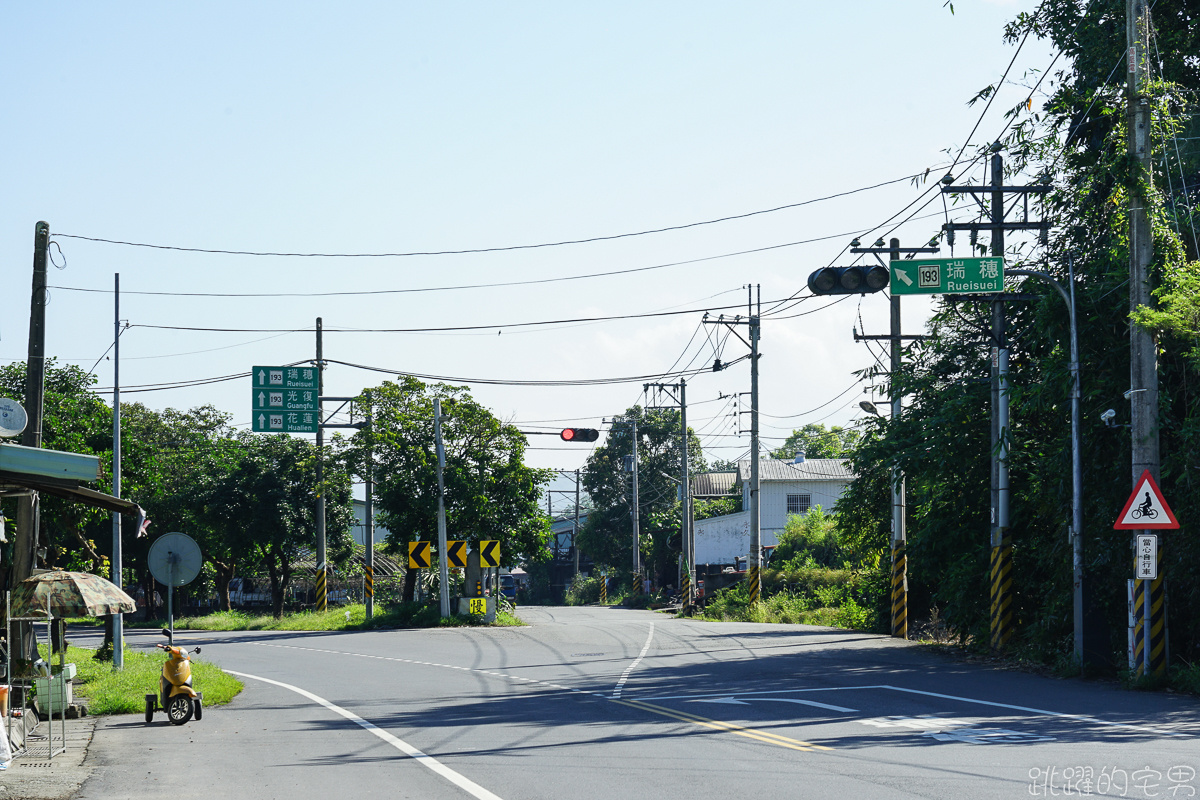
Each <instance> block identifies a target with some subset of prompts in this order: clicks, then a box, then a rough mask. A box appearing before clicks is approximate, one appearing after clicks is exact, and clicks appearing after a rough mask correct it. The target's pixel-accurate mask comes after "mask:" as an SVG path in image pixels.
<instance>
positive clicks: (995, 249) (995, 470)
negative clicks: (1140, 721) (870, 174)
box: [942, 143, 1050, 650]
mask: <svg viewBox="0 0 1200 800" xmlns="http://www.w3.org/2000/svg"><path fill="white" fill-rule="evenodd" d="M992 150H993V154H992V161H991V173H992V174H991V183H990V185H989V186H986V187H980V186H952V185H949V184H951V183H952V182H953V181H952V178H951V176H950V175H947V176H946V178H945V179H943V180H944V182H945V183H946V184H947V185H946V186H943V187H942V192H943V193H946V194H971V195H974V196H975V197H976V199H977V200H978V199H979V197H980V196H987V197H988V199H989V206H990V210H991V215H990V216H991V219H990V220H989V221H988V222H948V223H946V224H945V225H943V226H942V227H943V229H944V230H945V231H946V233H947V239H948V241H949V242H950V244H951V245H953V244H954V238H953V237H954V232H955V231H958V230H967V231H970V232H971V244H972V245H974V244H975V236H976V234H977V233H978V232H979V231H981V230H986V231H989V232H990V234H991V250H992V255H993V256H995V257H997V258H1000V259H1003V258H1004V233H1005V231H1010V230H1011V231H1017V230H1037V231H1041V235H1042V237H1043V242H1044V241H1045V236H1046V234H1047V231H1048V230H1049V224H1048V223H1046V222H1044V221H1042V222H1039V221H1032V220H1030V219H1029V195H1031V194H1043V195H1044V194H1046V193H1047V192H1049V191H1050V186H1048V185H1041V184H1039V185H1033V186H1005V185H1004V159H1003V157H1002V156H1001V155H1000V153H999V150H1000V145H999V143H997V144H995V145H992ZM1006 194H1020V195H1023V196H1024V197H1025V214H1024V218H1023V219H1022V220H1020V221H1015V222H1008V221H1006V220H1005V218H1004V196H1005V195H1006ZM946 299H947V301H951V302H952V301H954V300H956V299H964V300H967V301H978V300H979V299H987V300H988V302H990V303H991V307H992V330H991V346H990V355H991V359H990V360H991V384H992V419H991V444H992V450H991V459H992V463H991V466H992V479H991V526H990V527H991V535H990V537H989V543H990V545H991V563H990V570H989V580H988V584H989V595H990V599H991V647H992V649H993V650H1000V649H1002V648H1003V647H1004V646H1005V645H1007V644H1008V641H1009V639H1010V638H1012V634H1013V623H1012V538H1011V536H1010V535H1009V533H1008V531H1009V528H1010V525H1011V523H1010V521H1009V478H1008V469H1009V464H1008V450H1009V444H1010V442H1011V432H1010V429H1009V386H1008V334H1007V331H1006V330H1005V319H1004V303H1005V302H1008V301H1010V300H1025V299H1036V298H1034V297H1031V296H1026V295H1014V294H1005V293H1004V292H998V293H996V294H994V295H991V296H990V298H989V297H988V296H986V295H981V296H979V297H975V296H970V295H968V296H963V297H955V296H954V295H946Z"/></svg>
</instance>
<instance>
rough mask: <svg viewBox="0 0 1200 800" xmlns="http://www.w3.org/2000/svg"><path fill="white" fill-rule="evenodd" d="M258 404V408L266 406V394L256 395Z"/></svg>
mask: <svg viewBox="0 0 1200 800" xmlns="http://www.w3.org/2000/svg"><path fill="white" fill-rule="evenodd" d="M258 404H259V405H260V406H265V405H266V404H267V393H266V392H259V393H258Z"/></svg>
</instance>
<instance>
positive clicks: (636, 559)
mask: <svg viewBox="0 0 1200 800" xmlns="http://www.w3.org/2000/svg"><path fill="white" fill-rule="evenodd" d="M630 423H631V426H632V431H633V510H632V511H631V512H630V513H631V514H633V594H634V596H635V597H636V596H638V595H640V594H641V593H642V550H641V542H642V537H641V533H640V532H639V530H638V526H639V525H640V521H639V519H638V517H639V516H640V515H639V513H638V511H639V509H640V506H639V505H638V432H637V417H636V416H635V417H631V418H630Z"/></svg>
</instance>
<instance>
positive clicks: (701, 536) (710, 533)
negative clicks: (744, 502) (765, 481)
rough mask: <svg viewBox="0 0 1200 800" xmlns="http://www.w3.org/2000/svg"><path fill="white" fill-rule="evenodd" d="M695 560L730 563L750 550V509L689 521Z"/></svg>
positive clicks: (703, 562)
mask: <svg viewBox="0 0 1200 800" xmlns="http://www.w3.org/2000/svg"><path fill="white" fill-rule="evenodd" d="M692 530H693V531H694V532H695V536H696V563H697V564H732V563H733V559H734V557H735V556H744V555H746V554H747V553H748V552H749V551H750V513H749V512H747V511H739V512H738V513H736V514H725V515H724V516H720V517H709V518H708V519H701V520H697V521H695V522H693V523H692Z"/></svg>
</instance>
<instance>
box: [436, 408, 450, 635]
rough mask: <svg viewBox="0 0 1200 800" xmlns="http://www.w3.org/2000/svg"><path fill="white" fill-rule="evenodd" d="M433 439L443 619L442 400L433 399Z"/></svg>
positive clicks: (446, 602) (446, 603)
mask: <svg viewBox="0 0 1200 800" xmlns="http://www.w3.org/2000/svg"><path fill="white" fill-rule="evenodd" d="M433 439H434V446H435V447H436V448H437V489H438V510H437V532H438V576H439V578H440V579H441V580H440V581H439V583H440V584H441V586H440V589H441V597H440V600H441V611H442V616H443V617H448V616H450V569H449V563H448V562H447V561H446V488H445V484H444V482H443V476H442V473H443V472H444V471H445V469H446V448H445V447H444V446H443V445H442V399H441V398H440V397H435V398H434V399H433Z"/></svg>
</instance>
